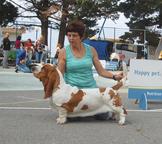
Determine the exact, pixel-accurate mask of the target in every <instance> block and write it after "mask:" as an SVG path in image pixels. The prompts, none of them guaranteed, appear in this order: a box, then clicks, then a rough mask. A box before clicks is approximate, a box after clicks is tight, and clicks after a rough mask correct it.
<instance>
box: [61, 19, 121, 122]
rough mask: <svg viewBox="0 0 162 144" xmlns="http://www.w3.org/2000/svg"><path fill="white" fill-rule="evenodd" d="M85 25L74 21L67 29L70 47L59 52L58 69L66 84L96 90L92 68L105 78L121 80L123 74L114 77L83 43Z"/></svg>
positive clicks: (104, 117)
mask: <svg viewBox="0 0 162 144" xmlns="http://www.w3.org/2000/svg"><path fill="white" fill-rule="evenodd" d="M84 32H85V25H84V24H83V22H81V21H72V22H71V23H69V24H68V25H67V27H66V36H67V38H68V41H69V43H70V44H69V45H67V46H66V47H65V48H62V49H61V50H60V51H59V56H58V68H59V70H60V71H61V72H62V74H63V75H64V79H65V82H66V83H67V84H70V85H72V86H76V87H78V88H96V87H97V84H96V81H95V79H94V77H93V70H92V66H93V65H94V67H95V68H96V71H97V73H98V74H99V75H100V76H103V77H105V78H110V79H114V80H121V79H122V77H123V76H122V73H119V74H116V75H114V74H113V73H111V72H109V71H106V70H105V69H104V68H103V66H102V64H101V63H100V61H99V58H98V54H97V52H96V50H95V48H93V47H92V46H90V45H87V44H85V43H83V42H82V40H83V37H84ZM96 118H97V119H101V120H102V119H107V118H108V113H104V114H99V115H97V116H96Z"/></svg>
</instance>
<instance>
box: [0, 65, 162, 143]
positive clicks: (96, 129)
mask: <svg viewBox="0 0 162 144" xmlns="http://www.w3.org/2000/svg"><path fill="white" fill-rule="evenodd" d="M96 79H97V81H98V83H100V84H103V85H110V86H111V85H112V84H113V83H114V82H113V81H111V80H105V79H104V78H101V77H96ZM119 93H120V95H121V97H122V99H123V102H124V106H125V107H126V109H127V110H128V115H127V117H126V124H125V125H124V126H120V125H118V124H117V122H116V121H112V120H106V121H99V120H95V119H94V118H92V117H90V118H83V119H79V120H73V121H69V122H68V123H66V124H64V125H57V124H56V118H57V116H58V113H57V111H56V110H51V109H50V107H49V102H48V100H44V99H43V96H44V92H43V87H42V84H41V82H40V81H39V80H38V79H36V78H35V77H33V75H32V74H31V73H15V72H14V68H10V69H2V67H0V144H89V143H91V144H161V142H162V137H161V133H162V129H161V127H162V124H161V122H160V121H161V119H162V111H161V108H162V103H161V102H155V101H154V102H153V101H151V102H149V110H147V111H145V110H140V109H139V108H138V105H137V104H135V103H134V102H135V100H130V99H128V87H124V88H122V89H121V90H120V92H119Z"/></svg>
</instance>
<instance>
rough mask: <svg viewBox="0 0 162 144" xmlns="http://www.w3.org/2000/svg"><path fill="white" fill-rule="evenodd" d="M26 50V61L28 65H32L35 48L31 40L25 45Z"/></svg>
mask: <svg viewBox="0 0 162 144" xmlns="http://www.w3.org/2000/svg"><path fill="white" fill-rule="evenodd" d="M25 49H26V52H27V56H26V57H27V59H26V63H27V65H30V64H31V63H32V56H33V53H34V48H33V44H32V41H31V39H28V40H27V42H26V43H25Z"/></svg>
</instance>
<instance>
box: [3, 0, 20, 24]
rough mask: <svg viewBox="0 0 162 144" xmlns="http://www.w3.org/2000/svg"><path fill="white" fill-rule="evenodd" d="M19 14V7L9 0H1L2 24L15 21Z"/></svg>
mask: <svg viewBox="0 0 162 144" xmlns="http://www.w3.org/2000/svg"><path fill="white" fill-rule="evenodd" d="M17 16H18V9H17V8H16V7H15V6H14V5H13V4H11V3H10V2H7V1H6V0H1V1H0V25H1V26H6V25H7V24H8V23H9V22H13V21H14V20H15V18H16V17H17Z"/></svg>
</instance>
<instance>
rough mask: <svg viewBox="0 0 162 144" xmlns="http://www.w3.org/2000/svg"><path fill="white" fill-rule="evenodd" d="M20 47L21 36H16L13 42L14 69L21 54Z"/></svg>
mask: <svg viewBox="0 0 162 144" xmlns="http://www.w3.org/2000/svg"><path fill="white" fill-rule="evenodd" d="M20 46H21V36H17V38H16V41H15V48H16V67H17V65H18V63H19V58H18V57H19V54H20V52H21V50H20Z"/></svg>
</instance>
